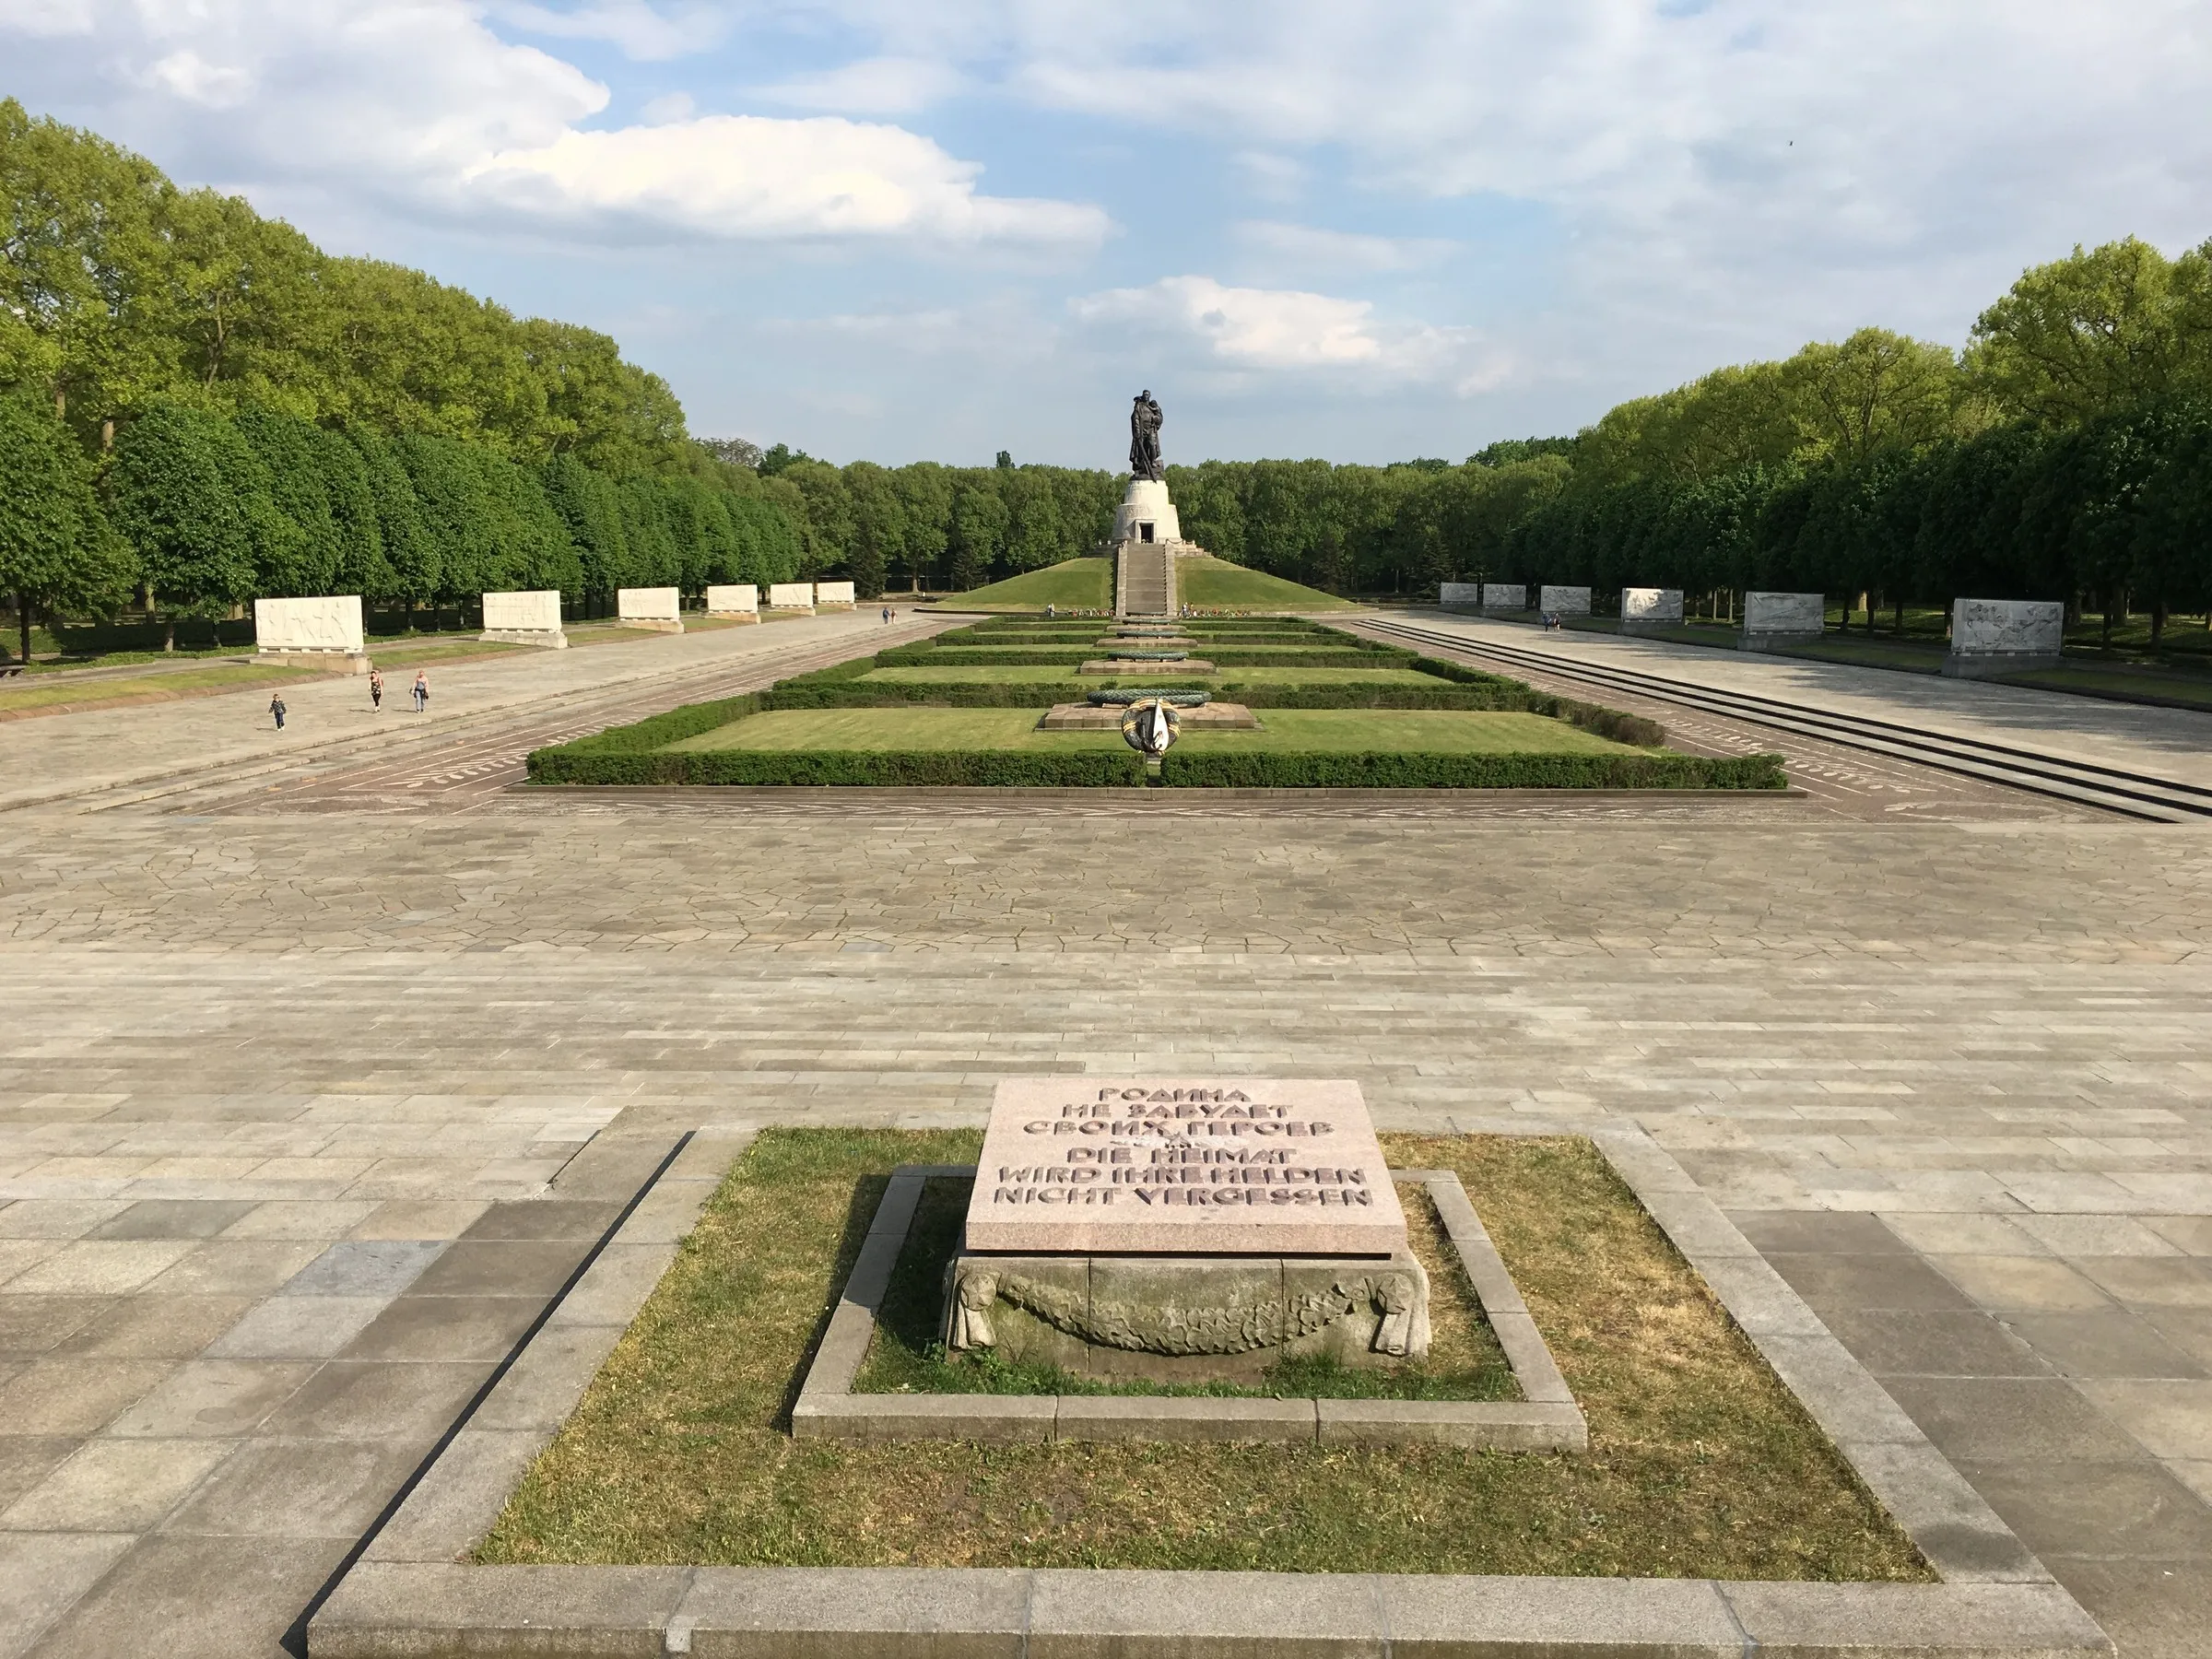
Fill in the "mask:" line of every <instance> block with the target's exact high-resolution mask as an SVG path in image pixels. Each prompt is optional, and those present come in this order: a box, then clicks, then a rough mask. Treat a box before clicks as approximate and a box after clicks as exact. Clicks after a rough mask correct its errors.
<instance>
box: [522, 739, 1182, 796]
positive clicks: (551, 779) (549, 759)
mask: <svg viewBox="0 0 2212 1659" xmlns="http://www.w3.org/2000/svg"><path fill="white" fill-rule="evenodd" d="M575 747H576V746H575V745H570V746H568V747H566V748H561V749H540V750H538V751H537V752H536V753H535V754H534V755H532V756H531V757H530V775H531V777H532V779H533V780H534V781H535V782H540V783H595V784H608V783H629V784H641V783H651V784H664V783H692V784H772V785H779V786H787V787H792V788H803V787H815V788H821V787H834V788H847V789H853V788H858V789H882V788H895V787H899V786H900V785H904V786H907V787H924V788H935V789H957V788H1008V787H1027V788H1032V789H1037V788H1043V789H1095V788H1104V787H1115V786H1120V787H1126V788H1140V787H1142V786H1143V784H1144V782H1145V758H1144V757H1143V756H1142V755H1139V754H1137V753H1135V751H1134V750H1131V749H1106V748H1099V749H1070V750H1067V751H1065V752H1062V753H1052V752H1049V751H1047V752H1039V753H1034V754H1032V753H1030V752H1027V751H1024V750H1018V749H973V750H970V749H703V750H688V751H685V752H682V753H679V754H665V753H664V754H657V755H633V754H577V753H575V752H574V750H575ZM541 760H542V761H544V762H545V764H544V765H543V766H542V767H541V765H540V761H541Z"/></svg>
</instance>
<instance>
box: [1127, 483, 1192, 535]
mask: <svg viewBox="0 0 2212 1659" xmlns="http://www.w3.org/2000/svg"><path fill="white" fill-rule="evenodd" d="M1113 539H1114V540H1115V541H1116V542H1125V541H1136V542H1172V541H1181V540H1182V520H1181V519H1180V518H1178V517H1177V516H1176V513H1175V503H1174V502H1172V501H1171V500H1168V487H1167V485H1166V484H1164V483H1162V482H1159V480H1157V479H1153V478H1132V479H1130V480H1129V493H1128V494H1127V495H1125V496H1124V497H1123V498H1122V504H1121V506H1120V508H1119V509H1117V510H1116V512H1114V515H1113Z"/></svg>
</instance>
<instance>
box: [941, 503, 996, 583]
mask: <svg viewBox="0 0 2212 1659" xmlns="http://www.w3.org/2000/svg"><path fill="white" fill-rule="evenodd" d="M1008 517H1009V515H1008V514H1007V512H1006V502H1005V501H1004V500H1001V499H1000V496H999V493H998V491H997V490H996V489H994V488H992V487H991V485H990V484H989V483H988V482H976V481H970V482H965V483H962V484H961V485H960V486H959V489H958V491H957V493H955V495H954V496H953V498H952V523H951V528H950V531H949V534H948V536H947V545H948V547H949V549H950V558H951V564H950V568H949V569H948V570H947V574H946V580H947V582H948V583H949V584H950V586H951V587H952V588H953V589H954V590H955V591H956V592H960V593H965V592H966V591H967V590H968V589H970V588H972V587H981V586H982V585H983V583H984V582H988V581H989V580H990V579H991V571H992V570H993V569H994V567H995V566H996V565H997V564H998V562H999V559H1000V558H1001V556H1002V555H1003V554H1004V552H1005V550H1006V524H1007V523H1008Z"/></svg>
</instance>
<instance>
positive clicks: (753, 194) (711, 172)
mask: <svg viewBox="0 0 2212 1659" xmlns="http://www.w3.org/2000/svg"><path fill="white" fill-rule="evenodd" d="M979 171H982V170H981V169H980V168H978V167H976V166H975V165H974V164H973V163H971V162H965V161H959V160H955V159H953V158H952V157H950V156H948V155H947V154H946V153H945V152H944V151H943V150H942V149H940V148H938V147H937V146H936V145H935V144H933V143H932V142H930V140H928V139H927V138H924V137H921V136H919V135H915V134H913V133H910V132H907V131H906V130H905V129H904V128H902V127H895V126H880V125H874V124H865V123H861V122H853V121H846V120H844V119H842V118H841V117H839V116H833V115H818V116H813V117H810V118H808V119H805V120H771V119H769V118H766V117H763V116H758V115H708V116H702V117H700V118H699V119H697V120H693V121H680V122H672V123H670V124H666V125H663V126H648V127H623V128H621V129H619V130H618V131H615V132H578V131H575V130H573V129H571V131H568V132H564V133H562V134H561V135H559V137H557V138H556V139H554V140H553V142H552V143H550V144H547V145H542V146H539V147H535V148H531V149H513V150H505V151H501V152H500V153H499V154H497V155H493V156H490V157H488V158H486V159H484V160H483V161H481V162H478V163H477V164H476V165H475V166H473V167H471V168H469V169H468V170H467V171H465V173H464V174H463V185H464V188H465V191H466V192H467V193H468V194H472V195H479V196H483V197H488V198H489V199H491V200H494V201H497V202H499V203H500V204H502V205H505V206H512V207H520V208H523V209H524V210H526V211H528V212H530V213H532V214H533V215H535V216H541V217H559V218H578V217H589V216H592V215H594V214H616V215H637V216H641V217H643V218H647V219H650V220H653V221H654V222H657V223H660V224H664V225H673V226H678V227H681V228H684V229H690V230H696V231H700V232H704V233H706V234H709V235H713V236H733V237H824V236H869V237H882V236H915V237H922V238H925V239H930V240H935V241H951V242H978V241H1007V242H1031V243H1054V242H1060V243H1078V244H1079V243H1085V242H1096V241H1098V240H1099V239H1100V238H1101V237H1102V236H1103V235H1104V234H1105V232H1106V230H1107V229H1108V222H1107V219H1106V217H1105V215H1104V214H1102V213H1100V211H1099V210H1098V209H1097V208H1095V207H1086V206H1076V205H1074V204H1070V203H1065V202H1048V201H1029V200H1018V199H1013V198H1008V197H1003V196H984V195H978V194H976V191H975V175H976V174H977V173H978V172H979Z"/></svg>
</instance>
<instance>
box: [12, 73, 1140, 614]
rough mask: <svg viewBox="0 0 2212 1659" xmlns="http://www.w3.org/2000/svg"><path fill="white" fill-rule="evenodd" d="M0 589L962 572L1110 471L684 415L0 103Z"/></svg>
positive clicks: (387, 273) (1074, 507)
mask: <svg viewBox="0 0 2212 1659" xmlns="http://www.w3.org/2000/svg"><path fill="white" fill-rule="evenodd" d="M0 194H4V196H5V201H6V221H5V224H0V592H5V593H6V594H8V595H9V596H10V597H11V598H12V599H13V601H14V606H13V608H14V609H15V611H16V619H17V622H18V629H19V639H20V641H21V649H23V650H24V651H26V652H27V651H28V649H29V629H30V624H31V620H32V618H33V617H34V616H35V615H36V614H38V613H40V612H41V611H43V612H46V613H48V614H62V615H86V614H96V615H105V614H112V612H113V611H114V610H116V609H117V608H118V607H120V606H124V605H125V604H126V603H128V602H129V601H131V600H132V599H133V598H136V599H137V600H139V601H141V602H143V603H145V604H146V605H147V606H148V607H149V608H150V609H152V610H153V611H155V612H156V613H158V614H159V615H160V616H161V617H162V618H165V619H166V620H167V621H168V622H169V624H170V633H171V639H172V641H173V637H174V629H175V624H176V623H177V621H178V620H180V619H182V618H219V617H221V616H224V615H228V614H230V613H231V612H233V611H235V610H236V609H237V608H238V607H240V606H242V605H244V604H245V603H246V602H247V601H248V600H250V599H252V598H253V597H256V596H260V595H270V594H326V593H359V594H362V595H363V596H364V598H365V599H367V600H368V601H369V602H370V603H371V604H372V605H383V606H397V607H403V608H405V609H406V610H407V611H409V612H411V611H412V610H413V608H414V607H415V606H417V605H429V606H441V605H451V604H453V603H455V602H462V603H466V602H469V601H472V600H474V599H475V597H476V596H477V594H481V593H484V592H487V591H496V590H500V589H508V588H517V587H522V588H559V589H560V590H561V591H562V592H563V593H564V594H569V595H571V597H577V598H582V597H585V596H588V595H598V594H611V593H612V591H613V590H614V589H616V588H618V587H624V586H677V587H680V588H683V589H684V590H686V591H687V592H688V593H692V594H696V593H697V592H699V591H700V589H701V588H703V587H704V586H706V585H707V584H708V583H710V582H760V583H768V582H783V581H792V580H798V579H811V578H814V577H818V576H825V575H839V574H843V575H848V576H850V577H851V578H852V579H853V581H854V582H855V584H856V585H857V586H858V587H859V588H860V589H861V590H862V591H864V592H866V593H869V594H874V593H877V592H879V591H881V589H882V588H883V587H884V586H885V585H886V584H887V583H888V582H892V581H894V580H899V579H901V578H903V579H904V580H906V581H907V582H909V583H917V582H924V581H927V582H935V583H938V584H943V583H947V582H949V583H951V584H953V585H957V586H970V585H974V584H975V583H977V582H984V581H988V580H991V579H993V578H994V577H995V576H999V575H1004V574H1008V573H1011V572H1012V571H1018V570H1026V569H1030V568H1032V567H1034V566H1037V565H1041V564H1051V563H1055V562H1057V561H1058V560H1060V559H1065V558H1070V557H1073V556H1075V555H1077V554H1079V553H1083V552H1087V551H1090V550H1092V549H1093V547H1095V546H1096V544H1097V543H1098V541H1099V540H1100V538H1101V537H1102V536H1103V535H1105V533H1106V531H1107V528H1108V527H1109V525H1110V524H1111V521H1112V511H1113V503H1114V500H1116V499H1117V498H1116V496H1115V488H1116V487H1115V483H1114V480H1113V479H1112V477H1111V476H1110V475H1108V474H1105V473H1103V472H1096V471H1092V472H1082V471H1077V470H1073V469H1067V468H1056V467H1037V466H1021V467H1017V466H1015V465H1012V462H1011V460H1010V458H1009V457H1006V456H1004V455H1002V456H1001V457H1000V462H1001V465H998V466H996V467H990V468H972V469H958V468H947V467H941V466H935V465H917V466H908V467H901V468H898V469H895V470H894V469H888V468H885V467H881V466H877V465H873V464H871V463H867V462H855V463H853V464H852V465H848V466H844V467H837V466H832V465H828V464H826V463H824V462H820V461H818V460H815V459H813V458H812V457H810V456H807V455H805V454H803V453H798V454H794V453H792V452H790V451H789V450H786V449H783V448H782V446H779V447H778V448H777V449H776V450H773V451H771V452H768V453H766V454H763V453H760V452H759V451H758V450H755V449H754V448H752V446H750V445H749V444H745V443H742V442H735V441H719V442H711V441H697V440H694V439H692V438H691V437H690V436H689V435H688V432H687V431H686V429H685V420H684V413H683V409H682V407H681V406H680V405H679V404H678V403H677V399H676V397H675V395H674V394H673V393H671V392H670V390H669V389H668V387H667V386H666V384H665V382H662V381H661V380H660V379H659V378H658V377H657V376H655V375H653V374H650V373H647V372H646V371H643V370H641V369H640V368H638V367H637V366H635V365H634V364H630V363H628V362H625V361H624V360H623V359H622V357H621V354H620V351H619V349H618V347H617V346H616V343H615V342H614V341H613V340H611V339H609V338H608V337H607V336H606V335H600V334H596V333H594V332H593V331H591V330H589V329H583V328H579V327H576V326H574V325H572V324H563V323H555V322H548V321H546V320H544V319H538V318H525V319H518V318H516V317H515V316H513V315H512V313H510V312H507V311H506V310H504V309H503V308H501V307H500V306H498V305H496V304H492V303H490V302H488V301H486V300H478V299H477V298H475V297H474V296H472V295H469V294H467V293H465V292H463V291H462V290H460V289H458V288H450V287H447V286H445V285H443V284H441V283H438V282H436V281H433V280H432V279H431V278H429V277H427V276H425V275H423V274H422V273H420V272H418V271H412V270H407V269H406V268H404V267H402V266H398V265H387V264H383V263H381V262H378V261H373V260H363V259H349V258H341V257H337V256H334V255H331V254H327V253H324V252H323V251H322V250H320V249H319V248H317V247H316V246H315V245H314V244H313V243H312V242H311V241H309V240H308V239H307V238H306V237H304V236H302V235H300V232H299V231H297V230H295V229H292V227H290V226H289V225H287V224H285V223H284V222H282V221H281V220H277V219H270V218H263V217H261V216H260V215H258V214H257V213H255V212H254V211H253V208H252V207H251V206H249V205H248V204H246V203H245V202H244V201H242V200H241V199H239V198H237V197H230V196H223V195H220V194H218V193H216V192H213V191H209V190H182V189H180V188H178V187H177V186H176V185H175V184H174V183H173V182H171V181H170V180H169V179H167V178H166V177H165V176H163V174H162V173H161V172H160V171H159V169H158V168H156V167H155V166H154V165H153V164H152V163H151V162H149V161H147V160H146V159H144V158H142V157H139V156H135V155H133V154H131V153H130V152H129V151H126V150H124V149H123V148H121V147H117V146H115V145H112V144H110V143H108V142H107V141H106V140H104V139H102V138H100V137H99V136H98V135H94V134H90V133H87V132H83V131H81V130H78V129H75V128H71V127H67V126H65V125H62V124H59V123H57V122H53V121H51V120H44V119H34V118H33V117H31V116H30V115H29V113H28V112H26V111H25V110H24V108H23V106H22V105H21V104H20V103H18V102H17V101H16V100H12V99H11V100H0Z"/></svg>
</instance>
